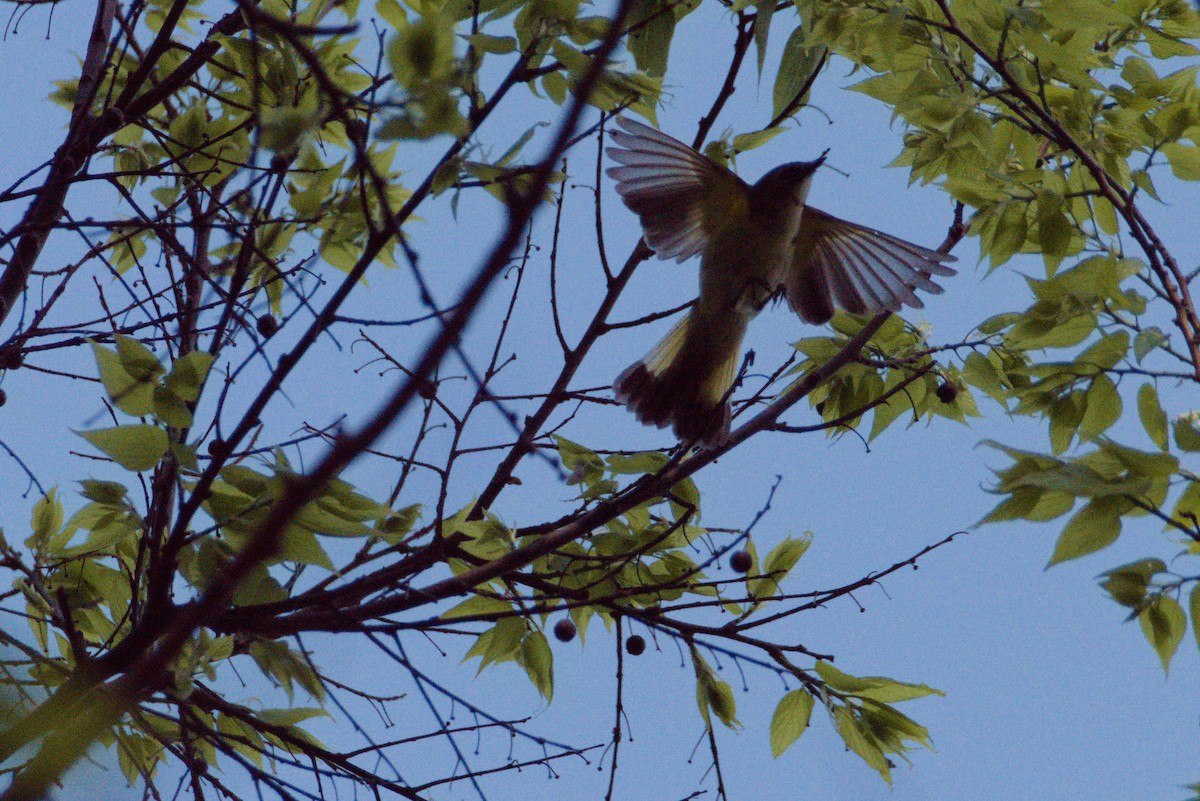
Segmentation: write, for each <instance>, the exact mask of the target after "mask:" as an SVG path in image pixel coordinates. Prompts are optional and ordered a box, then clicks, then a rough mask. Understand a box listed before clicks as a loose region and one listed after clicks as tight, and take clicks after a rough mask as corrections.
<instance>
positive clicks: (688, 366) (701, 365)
mask: <svg viewBox="0 0 1200 801" xmlns="http://www.w3.org/2000/svg"><path fill="white" fill-rule="evenodd" d="M721 333H722V332H720V331H715V330H713V327H712V326H705V325H703V324H697V323H696V321H695V318H694V315H690V314H689V315H688V316H686V317H684V318H683V319H682V320H680V321H679V322H678V323H676V325H675V327H674V328H672V329H671V331H670V333H668V334H667V335H666V336H665V337H664V338H663V340H662V341H661V342H659V343H658V345H656V346H655V347H654V349H653V350H651V351H650V353H648V354H647V355H646V357H645V358H644V359H642V360H641V361H639V362H637V363H635V364H633V365H631V366H630V367H629V368H627V369H626V370H625V371H624V372H623V373H621V374H620V375H619V376H617V380H616V382H615V384H614V385H613V388H614V389H615V390H616V395H617V400H619V401H621V402H622V403H624V404H625V405H626V406H628V407H629V408H630V410H632V411H633V413H634V414H635V415H637V419H638V420H639V421H641V422H643V423H645V424H647V425H653V426H657V427H659V428H664V427H666V426H668V425H670V426H673V427H674V429H675V433H676V435H678V436H679V438H680V439H681V440H683V441H696V442H701V443H703V444H709V445H711V444H715V443H718V442H720V441H721V440H722V439H723V438H724V436H725V435H726V434H727V433H728V432H729V403H728V402H727V396H728V395H729V391H730V388H731V387H732V386H733V382H734V378H735V374H736V371H737V361H738V351H739V347H740V344H741V336H740V334H741V330H738V331H736V332H724V333H725V334H727V335H726V336H722V335H721Z"/></svg>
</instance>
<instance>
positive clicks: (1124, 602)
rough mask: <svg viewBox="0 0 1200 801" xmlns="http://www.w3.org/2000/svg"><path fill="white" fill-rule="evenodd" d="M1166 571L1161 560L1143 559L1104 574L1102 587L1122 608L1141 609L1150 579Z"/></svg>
mask: <svg viewBox="0 0 1200 801" xmlns="http://www.w3.org/2000/svg"><path fill="white" fill-rule="evenodd" d="M1166 569H1167V566H1166V564H1165V563H1164V562H1163V561H1162V560H1161V559H1142V560H1140V561H1138V562H1131V563H1130V564H1127V565H1122V566H1121V567H1115V568H1113V569H1112V570H1109V571H1108V572H1106V573H1103V574H1102V575H1103V576H1104V577H1105V579H1104V581H1102V582H1100V586H1101V587H1103V588H1104V590H1105V591H1106V592H1107V593H1108V594H1109V595H1110V596H1111V597H1112V599H1113V600H1114V601H1116V602H1117V603H1119V604H1120V605H1121V606H1127V607H1129V608H1130V609H1141V608H1142V604H1143V603H1145V600H1146V588H1147V587H1148V586H1149V584H1150V579H1151V578H1153V577H1154V575H1155V574H1157V573H1161V572H1163V571H1164V570H1166Z"/></svg>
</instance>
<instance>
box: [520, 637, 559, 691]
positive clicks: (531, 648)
mask: <svg viewBox="0 0 1200 801" xmlns="http://www.w3.org/2000/svg"><path fill="white" fill-rule="evenodd" d="M519 659H520V662H521V665H522V666H523V667H524V668H525V672H526V673H527V674H529V680H530V681H531V682H533V686H534V687H536V688H537V691H538V692H540V693H541V694H542V697H543V698H545V699H546V701H547V702H549V701H551V700H553V699H554V654H553V653H551V651H550V643H549V642H548V641H547V640H546V635H545V634H543V633H542V632H540V631H531V632H529V634H528V635H527V636H526V637H525V638H524V639H523V640H521V655H520V658H519Z"/></svg>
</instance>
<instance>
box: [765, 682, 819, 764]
mask: <svg viewBox="0 0 1200 801" xmlns="http://www.w3.org/2000/svg"><path fill="white" fill-rule="evenodd" d="M813 703H814V699H813V697H812V694H811V693H809V692H808V691H807V690H792V691H791V692H789V693H788V694H787V695H785V696H783V698H781V699H780V700H779V704H778V705H777V706H776V707H775V714H774V715H772V716H771V755H772V756H775V757H778V756H779V755H780V754H782V753H783V752H784V751H786V750H787V749H788V747H789V746H791V744H792V743H794V742H796V740H798V739H800V735H801V734H804V730H805V729H807V728H808V722H809V718H811V717H812V710H813Z"/></svg>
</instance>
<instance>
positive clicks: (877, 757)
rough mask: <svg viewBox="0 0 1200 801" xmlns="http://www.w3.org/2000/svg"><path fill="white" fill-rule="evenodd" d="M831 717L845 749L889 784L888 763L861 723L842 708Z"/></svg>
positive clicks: (889, 771)
mask: <svg viewBox="0 0 1200 801" xmlns="http://www.w3.org/2000/svg"><path fill="white" fill-rule="evenodd" d="M833 717H834V722H835V725H836V726H837V733H838V735H839V736H840V737H841V738H842V742H844V743H845V744H846V747H847V748H849V749H850V750H851V751H853V752H854V753H856V754H858V756H859V757H860V758H861V759H862V761H863V762H866V763H867V764H868V765H870V766H871V767H872V768H874V769H875V770H876V771H878V772H879V775H880V776H882V777H883V779H884V781H886V782H887V783H888V784H891V783H892V770H891V765H890V764H889V763H888V759H887V757H886V756H884V753H883V749H882V748H880V747H879V742H878V741H877V740H876V739H875V738H874V737H872V736H871V734H870V732H869V731H868V730H867V729H866V727H865V726H863V724H862V721H860V720H859V719H858V718H856V717H855V716H854V713H853V712H851V711H850V710H849V709H848V708H846V707H844V706H840V707H838V708H837V709H836V710H834V713H833Z"/></svg>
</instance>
